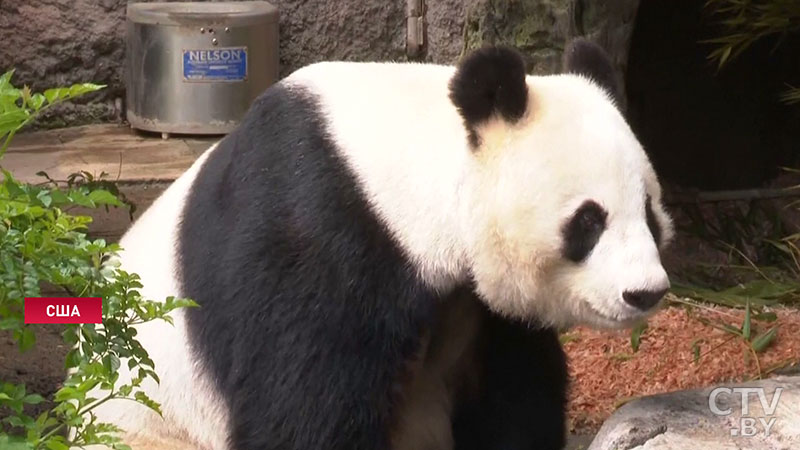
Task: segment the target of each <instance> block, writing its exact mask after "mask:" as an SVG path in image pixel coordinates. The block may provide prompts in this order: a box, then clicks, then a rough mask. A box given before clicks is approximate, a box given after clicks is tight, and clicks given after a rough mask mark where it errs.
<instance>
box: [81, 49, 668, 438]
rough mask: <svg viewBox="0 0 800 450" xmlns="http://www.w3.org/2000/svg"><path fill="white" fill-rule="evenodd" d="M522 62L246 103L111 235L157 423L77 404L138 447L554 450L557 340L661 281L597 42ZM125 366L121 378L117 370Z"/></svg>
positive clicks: (493, 54) (661, 223)
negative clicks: (531, 72)
mask: <svg viewBox="0 0 800 450" xmlns="http://www.w3.org/2000/svg"><path fill="white" fill-rule="evenodd" d="M565 54H566V56H565V63H564V73H563V74H560V75H552V76H527V75H526V73H525V66H524V63H523V59H522V58H521V57H520V55H519V54H518V53H517V52H515V51H514V50H511V49H509V48H504V47H487V48H483V49H480V50H477V51H475V52H474V53H472V54H470V55H468V56H467V57H465V58H464V59H463V60H462V61H461V63H460V64H459V65H458V66H457V67H448V66H439V65H432V64H412V63H351V62H329V63H318V64H314V65H311V66H308V67H305V68H302V69H300V70H298V71H296V72H294V73H293V74H291V75H290V76H288V77H287V78H285V79H284V80H282V81H281V82H279V83H277V84H276V85H274V86H273V87H270V88H269V89H268V90H267V91H266V92H264V93H263V95H261V96H260V97H259V98H258V99H257V100H256V101H255V102H254V104H253V105H252V107H251V109H250V110H249V112H248V113H247V115H246V116H245V117H244V119H243V120H242V122H241V124H240V125H239V127H238V128H237V129H236V130H235V131H233V132H232V133H231V134H229V135H228V136H226V137H225V138H224V139H222V140H221V141H220V142H219V143H218V144H216V145H214V146H212V147H211V148H210V149H208V150H207V151H206V152H205V153H204V154H203V155H202V156H201V157H200V158H199V159H198V160H197V161H196V162H195V163H194V165H192V166H191V168H190V169H189V170H188V171H187V172H186V173H185V174H184V175H183V176H181V177H180V178H179V179H178V180H177V181H175V183H174V184H173V185H171V187H170V188H169V189H167V190H166V191H165V192H164V193H163V195H162V196H161V197H160V198H158V199H157V200H156V201H155V202H154V203H153V205H152V206H151V207H150V208H149V210H147V211H146V212H145V213H144V214H143V215H142V216H141V218H139V219H138V221H137V222H136V223H135V224H134V225H133V226H132V228H131V229H130V230H129V231H128V232H127V234H126V235H125V236H124V237H123V239H122V241H121V245H122V247H123V248H124V251H122V252H121V254H120V260H121V263H122V267H123V268H124V269H125V270H127V271H132V272H135V273H138V274H139V275H140V276H141V278H142V283H143V285H144V287H143V288H142V289H141V293H142V294H143V295H144V296H145V297H147V298H152V299H163V298H165V297H166V296H169V295H177V296H182V297H189V298H192V299H194V300H195V301H197V302H198V303H199V304H200V307H199V308H192V309H185V310H179V311H177V312H175V313H174V314H173V318H174V325H169V324H167V323H165V322H162V321H157V322H151V323H147V324H144V325H141V326H139V327H138V330H137V331H138V338H139V340H140V342H141V343H142V344H143V345H144V346H145V348H146V349H147V350H148V352H149V354H150V357H151V358H152V360H153V361H154V362H155V367H156V371H157V372H158V374H159V376H160V380H161V381H160V384H156V383H155V382H152V381H147V382H145V383H144V385H143V388H144V389H145V391H146V392H147V394H148V395H149V396H150V397H151V398H153V399H154V400H156V401H157V402H159V403H160V404H161V410H162V412H163V417H161V416H159V415H157V414H156V413H154V412H153V411H151V410H149V409H147V408H145V407H143V406H141V405H139V404H137V403H135V402H130V401H123V400H114V401H109V402H107V403H104V404H103V405H101V406H100V407H99V408H97V409H96V411H95V412H96V414H97V416H98V419H99V420H100V421H103V422H111V423H113V424H115V425H117V426H119V427H121V428H122V429H124V430H125V431H126V435H125V440H126V441H127V442H128V443H130V444H131V445H132V446H133V448H134V449H180V448H186V449H205V450H256V449H258V450H265V449H276V450H277V449H281V450H316V449H326V450H368V449H369V450H372V449H375V450H377V449H391V450H451V449H457V450H462V449H510V450H516V449H519V450H522V449H558V448H561V447H562V446H563V445H564V442H565V403H566V386H567V371H566V363H565V356H564V354H563V352H562V349H561V347H560V345H559V340H558V335H557V330H558V329H559V328H561V327H568V326H571V325H574V324H588V325H592V326H596V327H625V326H629V325H631V324H634V323H636V322H637V321H639V320H641V319H642V318H644V317H646V316H647V315H648V314H651V313H652V312H653V311H654V310H655V309H656V308H657V306H658V304H659V303H660V299H661V298H662V296H663V295H664V293H665V291H666V290H667V288H668V286H669V282H668V278H667V275H666V273H665V271H664V269H663V267H662V265H661V262H660V258H659V249H660V248H662V247H663V245H664V244H665V243H666V242H667V241H669V239H670V237H671V235H672V226H671V224H670V219H669V217H668V215H667V213H666V212H665V210H664V207H663V206H662V201H661V200H662V196H661V190H660V188H659V184H658V181H657V178H656V175H655V173H654V172H653V169H652V167H651V164H650V163H649V161H648V158H647V156H646V154H645V152H644V150H643V149H642V146H641V145H640V144H639V142H638V141H637V140H636V138H635V137H634V134H633V133H632V132H631V129H630V128H629V127H628V125H627V124H626V122H625V120H624V118H623V116H622V114H621V113H620V111H619V109H618V107H617V106H616V100H615V95H617V80H615V79H614V77H613V73H614V72H613V70H612V66H611V63H610V62H609V59H608V57H607V56H606V55H605V53H604V52H603V51H602V50H601V49H600V48H599V47H598V46H596V45H594V44H592V43H589V42H588V41H585V40H577V41H575V42H573V43H572V44H571V45H570V46H569V47H568V48H567V50H566V51H565ZM130 377H131V374H130V373H129V372H128V371H127V365H126V364H125V363H124V361H123V363H122V364H121V366H120V379H121V381H126V380H129V379H130Z"/></svg>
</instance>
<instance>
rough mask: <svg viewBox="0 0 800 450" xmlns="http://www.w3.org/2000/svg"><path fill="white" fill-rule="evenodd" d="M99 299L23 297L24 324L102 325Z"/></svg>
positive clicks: (101, 303) (100, 301) (101, 310)
mask: <svg viewBox="0 0 800 450" xmlns="http://www.w3.org/2000/svg"><path fill="white" fill-rule="evenodd" d="M102 321H103V299H102V298H100V297H25V323H102Z"/></svg>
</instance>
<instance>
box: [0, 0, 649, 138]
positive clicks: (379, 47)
mask: <svg viewBox="0 0 800 450" xmlns="http://www.w3.org/2000/svg"><path fill="white" fill-rule="evenodd" d="M272 3H273V4H275V5H276V6H277V7H278V8H279V9H280V12H281V21H280V34H281V43H280V62H281V73H282V75H286V74H288V73H291V72H292V71H293V70H295V69H297V68H298V67H301V66H303V65H306V64H308V63H311V62H314V61H319V60H360V61H385V60H405V59H407V58H406V56H405V39H406V36H405V34H406V25H405V22H406V18H405V16H406V1H405V0H272ZM601 3H602V6H599V5H600V4H601ZM127 4H128V1H127V0H0V30H2V31H0V41H2V43H3V44H2V45H0V70H4V69H7V68H11V67H15V68H16V69H17V72H16V76H15V80H16V83H17V84H20V85H21V84H22V83H27V84H29V85H31V86H32V87H33V88H36V89H44V88H47V87H51V86H54V85H59V84H70V83H76V82H83V81H93V82H96V83H103V84H107V85H108V89H106V90H104V91H102V92H100V93H97V94H93V96H92V97H90V98H88V99H86V100H85V101H84V102H82V104H79V105H68V106H65V108H63V109H62V110H60V111H58V112H57V114H53V115H51V116H50V117H46V118H45V120H44V121H43V122H42V124H43V126H63V125H67V124H77V123H86V122H96V121H109V120H117V119H118V118H119V117H120V116H121V111H120V110H119V109H120V108H121V107H122V99H123V98H124V80H123V72H122V64H123V62H124V58H125V55H124V31H125V27H124V23H125V8H126V6H127ZM637 5H638V0H612V1H608V2H593V1H592V0H426V11H425V22H426V24H425V29H426V36H425V37H426V48H425V50H424V52H423V54H422V56H421V57H420V59H422V60H425V61H430V62H437V63H453V62H455V61H457V60H458V58H459V56H460V55H461V54H462V53H463V52H464V51H466V50H468V49H469V48H474V47H478V46H481V45H484V44H491V43H506V44H511V45H514V46H516V47H518V48H519V49H520V50H522V51H523V52H524V53H525V55H526V57H527V59H528V68H529V70H530V71H532V72H537V73H548V72H553V71H555V70H557V67H558V63H559V59H560V55H561V50H562V49H563V46H564V42H565V41H566V39H568V38H569V37H571V36H575V35H584V34H587V35H590V36H592V37H593V38H595V39H596V40H597V41H598V42H599V43H600V44H602V45H604V46H606V47H607V48H608V49H609V50H610V51H611V53H612V55H613V57H614V59H615V61H616V62H617V64H618V67H619V69H620V71H621V73H624V72H622V71H623V70H624V66H625V63H626V61H627V53H628V46H629V40H630V35H631V31H632V27H633V20H634V17H635V14H636V7H637Z"/></svg>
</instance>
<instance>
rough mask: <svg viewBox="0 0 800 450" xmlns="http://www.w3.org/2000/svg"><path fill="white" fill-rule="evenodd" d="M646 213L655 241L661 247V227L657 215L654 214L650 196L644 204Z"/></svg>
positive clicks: (648, 225)
mask: <svg viewBox="0 0 800 450" xmlns="http://www.w3.org/2000/svg"><path fill="white" fill-rule="evenodd" d="M644 211H645V214H646V215H647V227H648V228H650V234H652V235H653V240H655V241H656V245H661V225H659V224H658V220H657V219H656V215H655V214H653V205H652V200H650V196H649V195H648V196H647V200H645V203H644Z"/></svg>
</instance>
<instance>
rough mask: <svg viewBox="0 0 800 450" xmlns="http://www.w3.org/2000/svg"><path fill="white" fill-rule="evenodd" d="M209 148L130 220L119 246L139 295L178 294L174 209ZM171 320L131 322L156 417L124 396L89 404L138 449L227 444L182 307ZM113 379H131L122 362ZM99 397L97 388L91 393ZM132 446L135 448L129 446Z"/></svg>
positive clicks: (223, 420)
mask: <svg viewBox="0 0 800 450" xmlns="http://www.w3.org/2000/svg"><path fill="white" fill-rule="evenodd" d="M213 150H214V146H212V147H211V148H210V149H208V150H207V151H206V152H205V153H203V155H202V156H200V158H199V159H198V160H197V161H195V163H194V164H193V165H192V167H191V168H190V169H189V170H188V171H187V172H186V173H184V174H183V175H182V176H181V177H180V178H178V179H177V180H176V181H175V182H174V183H173V184H172V185H171V186H170V187H169V188H168V189H167V190H166V191H165V192H164V193H163V194H162V195H161V196H160V197H159V198H158V199H157V200H156V201H155V202H154V203H153V204H152V205H151V206H150V208H148V209H147V211H145V213H144V214H142V216H141V217H140V218H139V219H138V220H137V221H136V223H135V224H134V226H133V227H131V229H130V230H129V231H128V232H127V233H126V234H125V236H124V237H123V238H122V240H121V242H120V244H121V246H122V247H123V249H124V250H123V251H122V252H121V253H120V255H119V257H120V261H121V263H122V268H123V269H124V270H126V271H128V272H134V273H137V274H139V276H140V277H141V281H142V285H143V286H144V287H143V288H142V289H141V290H140V293H141V294H142V296H143V297H144V298H146V299H148V300H157V301H163V300H164V299H165V298H166V297H167V296H170V295H172V296H176V297H180V296H181V288H180V285H179V284H178V282H177V281H176V277H175V274H176V261H175V253H176V245H177V232H178V223H179V220H180V212H181V211H182V210H183V204H184V201H185V199H186V195H187V193H188V191H189V188H190V186H191V184H192V182H193V181H194V179H195V176H196V175H197V172H198V171H199V169H200V167H201V166H202V164H203V162H204V161H205V160H206V158H207V157H208V155H209V154H210V153H211V152H212V151H213ZM171 316H172V317H173V320H174V326H172V325H170V324H168V323H166V322H164V321H160V320H158V321H153V322H149V323H146V324H143V325H140V326H138V327H137V331H138V335H137V339H139V341H140V342H141V343H142V345H143V346H144V348H145V349H146V350H147V352H148V353H149V355H150V358H151V359H152V360H153V362H154V363H155V369H156V372H157V373H158V375H159V378H160V379H161V383H160V384H158V385H157V384H156V383H155V382H153V381H152V380H151V379H148V380H147V381H145V382H144V383H143V384H142V388H143V390H144V391H145V392H146V393H147V395H148V396H150V398H152V399H153V400H155V401H157V402H158V403H160V404H161V410H162V413H163V418H162V417H159V416H158V414H156V413H155V412H153V411H152V410H150V409H148V408H146V407H144V406H142V405H139V404H138V403H134V402H132V401H129V400H116V401H109V402H107V403H105V404H103V405H101V406H100V407H98V408H97V409H96V410H95V413H96V414H97V416H98V418H99V419H100V421H101V422H110V423H114V424H116V425H117V426H119V427H121V428H122V429H124V430H126V431H127V432H128V433H127V434H126V435H125V439H126V442H128V443H131V442H136V443H141V444H142V445H143V447H144V448H163V449H173V448H176V447H175V445H176V443H179V442H180V443H184V445H185V448H186V449H202V450H224V449H226V448H227V443H226V438H227V427H228V420H227V411H226V409H225V408H224V406H223V405H224V403H223V401H222V399H221V398H220V396H219V394H218V393H217V392H216V391H215V389H214V388H213V384H212V383H211V381H210V380H209V379H208V377H207V375H206V373H205V371H204V370H203V368H202V366H201V365H200V364H199V362H198V361H196V360H195V359H194V357H193V355H192V353H191V352H190V351H189V350H188V349H189V347H188V345H189V341H188V338H187V335H186V319H185V317H184V313H183V311H182V310H178V311H175V312H173V313H172V314H171ZM119 373H120V377H119V384H123V383H128V382H130V379H131V376H132V374H131V373H130V371H129V370H128V366H127V362H126V361H122V364H121V365H120V368H119ZM93 395H94V396H95V397H98V398H100V396H102V395H103V392H102V391H97V392H95V393H94V394H93ZM136 448H137V447H134V449H136Z"/></svg>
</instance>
